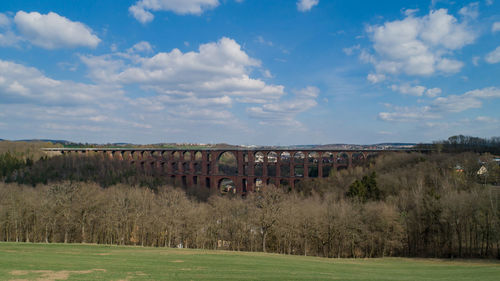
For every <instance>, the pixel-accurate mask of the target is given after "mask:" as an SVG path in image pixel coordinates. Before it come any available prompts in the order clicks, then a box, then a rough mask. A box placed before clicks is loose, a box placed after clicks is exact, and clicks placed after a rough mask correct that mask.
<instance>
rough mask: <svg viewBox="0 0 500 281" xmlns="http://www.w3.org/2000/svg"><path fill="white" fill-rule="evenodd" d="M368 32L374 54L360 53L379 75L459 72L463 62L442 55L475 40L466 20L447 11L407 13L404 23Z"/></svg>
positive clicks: (380, 27)
mask: <svg viewBox="0 0 500 281" xmlns="http://www.w3.org/2000/svg"><path fill="white" fill-rule="evenodd" d="M367 32H368V33H369V34H370V37H371V40H372V41H373V50H374V51H375V53H374V54H369V53H367V52H365V53H364V54H363V52H362V56H361V59H362V60H363V61H365V62H370V63H372V64H374V66H375V70H376V72H377V73H378V74H400V73H406V74H408V75H430V74H433V73H435V72H436V71H441V72H445V73H455V72H458V71H459V70H460V69H461V67H462V66H463V63H461V62H459V61H457V60H454V59H452V58H444V57H443V55H445V54H446V55H448V56H449V55H451V54H452V53H453V51H455V50H458V49H461V48H462V47H464V46H465V45H468V44H471V43H473V42H474V40H475V38H476V34H475V33H474V32H473V31H472V30H471V28H470V27H469V26H468V25H467V21H464V22H462V23H460V22H458V20H457V19H456V18H455V17H454V16H452V15H450V14H448V11H447V10H446V9H439V10H432V11H430V12H429V14H428V15H425V16H423V17H415V16H414V15H413V14H409V15H407V16H406V17H405V18H404V19H403V20H395V21H390V22H385V23H384V24H383V25H379V26H369V27H368V28H367Z"/></svg>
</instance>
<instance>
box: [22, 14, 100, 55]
mask: <svg viewBox="0 0 500 281" xmlns="http://www.w3.org/2000/svg"><path fill="white" fill-rule="evenodd" d="M14 22H15V23H16V26H17V29H18V30H19V31H20V33H21V35H22V37H23V38H25V39H27V40H28V41H30V42H31V43H32V44H33V45H36V46H40V47H42V48H45V49H57V48H65V47H90V48H95V47H97V45H98V44H99V42H100V41H101V40H100V39H99V38H98V37H97V36H96V35H95V34H94V33H93V31H92V30H91V29H90V28H89V27H87V26H85V25H84V24H83V23H80V22H75V21H71V20H69V19H67V18H65V17H62V16H60V15H58V14H56V13H53V12H50V13H48V14H46V15H43V14H40V13H38V12H31V13H26V12H24V11H19V12H17V13H16V16H15V17H14Z"/></svg>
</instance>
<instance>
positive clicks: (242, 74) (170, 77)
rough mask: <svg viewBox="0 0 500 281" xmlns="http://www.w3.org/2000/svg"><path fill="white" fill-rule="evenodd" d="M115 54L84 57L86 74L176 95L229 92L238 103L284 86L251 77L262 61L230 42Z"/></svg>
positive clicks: (274, 94) (268, 96)
mask: <svg viewBox="0 0 500 281" xmlns="http://www.w3.org/2000/svg"><path fill="white" fill-rule="evenodd" d="M128 58H129V56H128V55H125V54H116V55H105V56H98V57H92V56H87V57H82V61H83V62H84V63H85V64H86V65H87V66H88V67H89V69H90V75H91V77H92V78H93V79H94V80H95V81H99V82H100V83H110V82H112V83H118V84H120V85H124V84H139V85H140V86H141V87H142V88H143V89H145V90H152V91H154V92H156V93H158V94H161V95H171V96H175V97H186V96H195V97H220V96H228V97H231V98H236V99H237V100H238V101H241V102H266V101H268V100H273V99H278V98H279V97H280V96H281V95H283V94H284V87H283V86H279V85H267V84H266V83H265V82H263V81H262V80H258V79H253V78H250V72H251V70H252V69H253V68H258V67H260V62H259V61H258V60H255V59H253V58H251V57H249V56H248V55H247V54H246V53H245V52H244V51H243V50H241V46H240V45H239V44H238V43H236V42H235V41H234V40H232V39H229V38H222V39H220V40H219V41H218V42H214V43H207V44H202V45H200V47H199V49H198V52H187V53H182V52H181V51H180V50H178V49H174V50H172V51H171V52H168V53H163V52H162V53H158V54H156V55H154V56H152V57H133V59H132V60H130V61H129V60H127V59H128Z"/></svg>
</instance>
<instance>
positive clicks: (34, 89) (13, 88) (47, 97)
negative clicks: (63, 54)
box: [0, 60, 121, 105]
mask: <svg viewBox="0 0 500 281" xmlns="http://www.w3.org/2000/svg"><path fill="white" fill-rule="evenodd" d="M120 94H121V91H119V90H118V89H116V88H113V87H107V86H99V85H92V84H83V83H76V82H72V81H60V80H54V79H51V78H49V77H47V76H45V75H44V74H42V73H41V72H40V71H39V70H38V69H36V68H33V67H26V66H24V65H21V64H17V63H14V62H10V61H3V60H0V97H1V100H2V103H18V104H19V103H36V104H52V105H54V104H58V105H81V104H85V103H95V101H96V100H97V99H99V98H105V97H118V96H119V95H120Z"/></svg>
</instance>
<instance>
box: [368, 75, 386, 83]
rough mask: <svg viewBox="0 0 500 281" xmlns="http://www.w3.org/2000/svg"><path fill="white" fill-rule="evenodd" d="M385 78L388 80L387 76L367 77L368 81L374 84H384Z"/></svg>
mask: <svg viewBox="0 0 500 281" xmlns="http://www.w3.org/2000/svg"><path fill="white" fill-rule="evenodd" d="M385 78H386V77H385V74H377V73H370V74H368V76H367V77H366V79H368V81H370V82H372V83H373V84H376V83H379V82H382V81H384V80H385Z"/></svg>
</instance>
